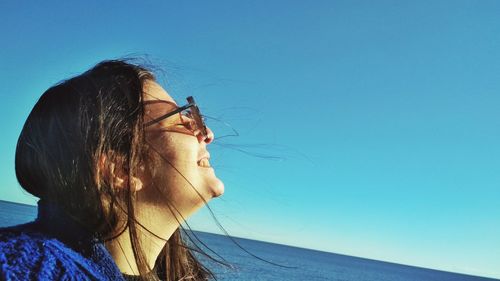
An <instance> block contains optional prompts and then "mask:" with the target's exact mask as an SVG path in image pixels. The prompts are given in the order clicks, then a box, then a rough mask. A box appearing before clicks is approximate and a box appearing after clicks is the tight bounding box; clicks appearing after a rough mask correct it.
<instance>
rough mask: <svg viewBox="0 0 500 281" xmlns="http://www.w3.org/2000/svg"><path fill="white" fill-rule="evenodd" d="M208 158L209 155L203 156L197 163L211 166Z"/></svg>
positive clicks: (201, 165)
mask: <svg viewBox="0 0 500 281" xmlns="http://www.w3.org/2000/svg"><path fill="white" fill-rule="evenodd" d="M208 160H209V158H208V157H204V158H201V159H200V160H198V162H197V164H198V166H200V167H202V168H211V166H210V162H209V161H208Z"/></svg>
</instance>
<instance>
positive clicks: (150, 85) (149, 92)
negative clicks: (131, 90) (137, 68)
mask: <svg viewBox="0 0 500 281" xmlns="http://www.w3.org/2000/svg"><path fill="white" fill-rule="evenodd" d="M143 92H144V96H143V99H144V101H155V100H163V101H166V102H168V103H174V104H177V103H176V102H175V100H174V99H173V98H172V97H171V96H170V95H169V94H168V93H167V91H165V89H163V87H162V86H160V85H159V84H158V83H156V82H155V81H151V80H147V81H146V82H145V83H144V89H143Z"/></svg>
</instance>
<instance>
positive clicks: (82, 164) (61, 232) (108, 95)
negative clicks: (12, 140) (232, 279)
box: [0, 60, 224, 280]
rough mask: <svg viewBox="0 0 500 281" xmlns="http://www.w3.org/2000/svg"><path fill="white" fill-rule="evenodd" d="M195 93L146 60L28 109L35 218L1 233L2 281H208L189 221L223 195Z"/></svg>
mask: <svg viewBox="0 0 500 281" xmlns="http://www.w3.org/2000/svg"><path fill="white" fill-rule="evenodd" d="M213 138H214V135H213V132H212V131H211V130H210V128H208V127H206V126H205V124H204V121H203V117H202V115H201V113H200V111H199V108H198V106H197V105H196V103H195V100H194V99H193V98H192V97H188V98H187V100H186V101H184V102H182V103H181V102H179V104H177V103H176V102H175V101H174V100H173V99H172V97H170V95H169V94H168V93H167V92H166V91H165V90H164V89H163V88H162V87H161V86H160V85H159V84H158V83H157V82H155V77H154V75H153V73H152V72H151V71H150V70H148V69H147V68H145V67H142V66H139V65H137V64H134V63H131V62H130V61H124V60H111V61H103V62H101V63H99V64H97V65H96V66H94V67H93V68H92V69H90V70H88V71H87V72H85V73H83V74H81V75H78V76H76V77H73V78H71V79H68V80H65V81H62V82H61V83H59V84H57V85H55V86H53V87H51V88H50V89H48V90H47V91H46V92H45V93H44V94H43V95H42V96H41V97H40V99H39V100H38V102H37V103H36V105H35V106H34V108H33V110H32V111H31V113H30V114H29V116H28V118H27V120H26V123H25V124H24V127H23V129H22V132H21V134H20V137H19V140H18V143H17V148H16V156H15V169H16V176H17V179H18V181H19V183H20V185H21V186H22V188H24V189H25V190H26V191H28V192H29V193H31V194H32V195H34V196H36V197H38V198H40V200H39V203H38V217H37V219H36V220H35V221H34V222H31V223H28V224H24V225H18V226H13V227H8V228H2V229H0V279H6V280H123V279H126V280H127V279H128V280H206V279H209V278H210V277H213V274H212V273H211V272H210V270H209V269H207V268H206V267H205V266H203V264H202V263H201V262H199V261H198V259H197V258H196V255H195V254H194V253H193V252H194V251H193V249H191V248H190V246H189V245H187V244H186V242H184V240H183V237H182V227H181V224H182V223H183V222H184V220H185V219H187V218H188V217H189V216H190V215H191V214H192V213H194V212H195V211H196V210H198V209H199V208H200V207H202V206H203V205H204V204H206V202H207V201H209V200H210V199H212V198H214V197H217V196H220V195H221V194H222V193H223V192H224V185H223V183H222V182H221V180H219V179H218V178H217V177H216V175H215V173H214V170H213V169H212V168H211V166H210V163H209V159H210V154H209V152H208V150H207V145H209V144H210V143H211V142H212V140H213Z"/></svg>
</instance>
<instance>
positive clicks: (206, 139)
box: [195, 127, 214, 144]
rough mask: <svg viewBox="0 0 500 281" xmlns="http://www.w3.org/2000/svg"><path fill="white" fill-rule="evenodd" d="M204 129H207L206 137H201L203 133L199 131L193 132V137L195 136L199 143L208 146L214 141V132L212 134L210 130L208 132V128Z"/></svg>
mask: <svg viewBox="0 0 500 281" xmlns="http://www.w3.org/2000/svg"><path fill="white" fill-rule="evenodd" d="M206 128H207V135H206V136H205V135H203V133H202V132H201V130H199V129H198V130H196V131H195V135H196V138H198V141H199V142H205V143H206V144H209V143H211V142H212V141H213V140H214V132H212V130H210V128H209V127H206Z"/></svg>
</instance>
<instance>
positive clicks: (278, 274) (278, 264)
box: [0, 200, 500, 281]
mask: <svg viewBox="0 0 500 281" xmlns="http://www.w3.org/2000/svg"><path fill="white" fill-rule="evenodd" d="M35 217H36V207H35V206H32V205H25V204H19V203H13V202H8V201H2V200H0V227H4V226H10V225H15V224H20V223H25V222H29V221H32V220H33V219H34V218H35ZM192 234H193V235H192V236H193V237H194V236H196V237H198V238H199V239H200V241H201V242H203V244H206V245H207V246H208V247H209V248H210V249H211V250H213V251H214V252H215V253H216V254H214V253H211V252H210V250H208V249H205V252H207V253H209V254H211V256H212V257H214V258H215V259H219V260H221V259H224V260H225V261H226V262H227V263H229V265H221V264H219V263H217V262H213V261H210V260H209V259H208V258H206V257H203V256H200V259H202V260H203V261H204V262H206V264H207V265H208V267H209V268H210V269H211V270H212V271H213V272H214V273H215V274H216V278H217V280H244V281H246V280H248V281H250V280H255V281H261V280H262V281H264V280H289V281H324V280H332V281H378V280H380V281H487V280H497V281H498V280H500V279H492V278H485V277H478V276H471V275H465V274H459V273H452V272H445V271H439V270H433V269H426V268H419V267H414V266H408V265H401V264H395V263H389V262H383V261H377V260H370V259H365V258H359V257H352V256H346V255H340V254H334V253H328V252H321V251H316V250H310V249H303V248H297V247H292V246H287V245H280V244H274V243H267V242H262V241H256V240H249V239H243V238H233V239H234V241H232V240H231V239H230V238H229V237H227V236H224V235H218V234H212V233H206V232H198V231H194V232H193V233H192ZM194 239H195V238H194ZM235 242H236V243H235ZM198 243H199V242H198ZM199 244H201V243H199ZM238 245H239V246H238ZM240 247H241V248H240ZM242 248H243V249H245V250H242Z"/></svg>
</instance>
